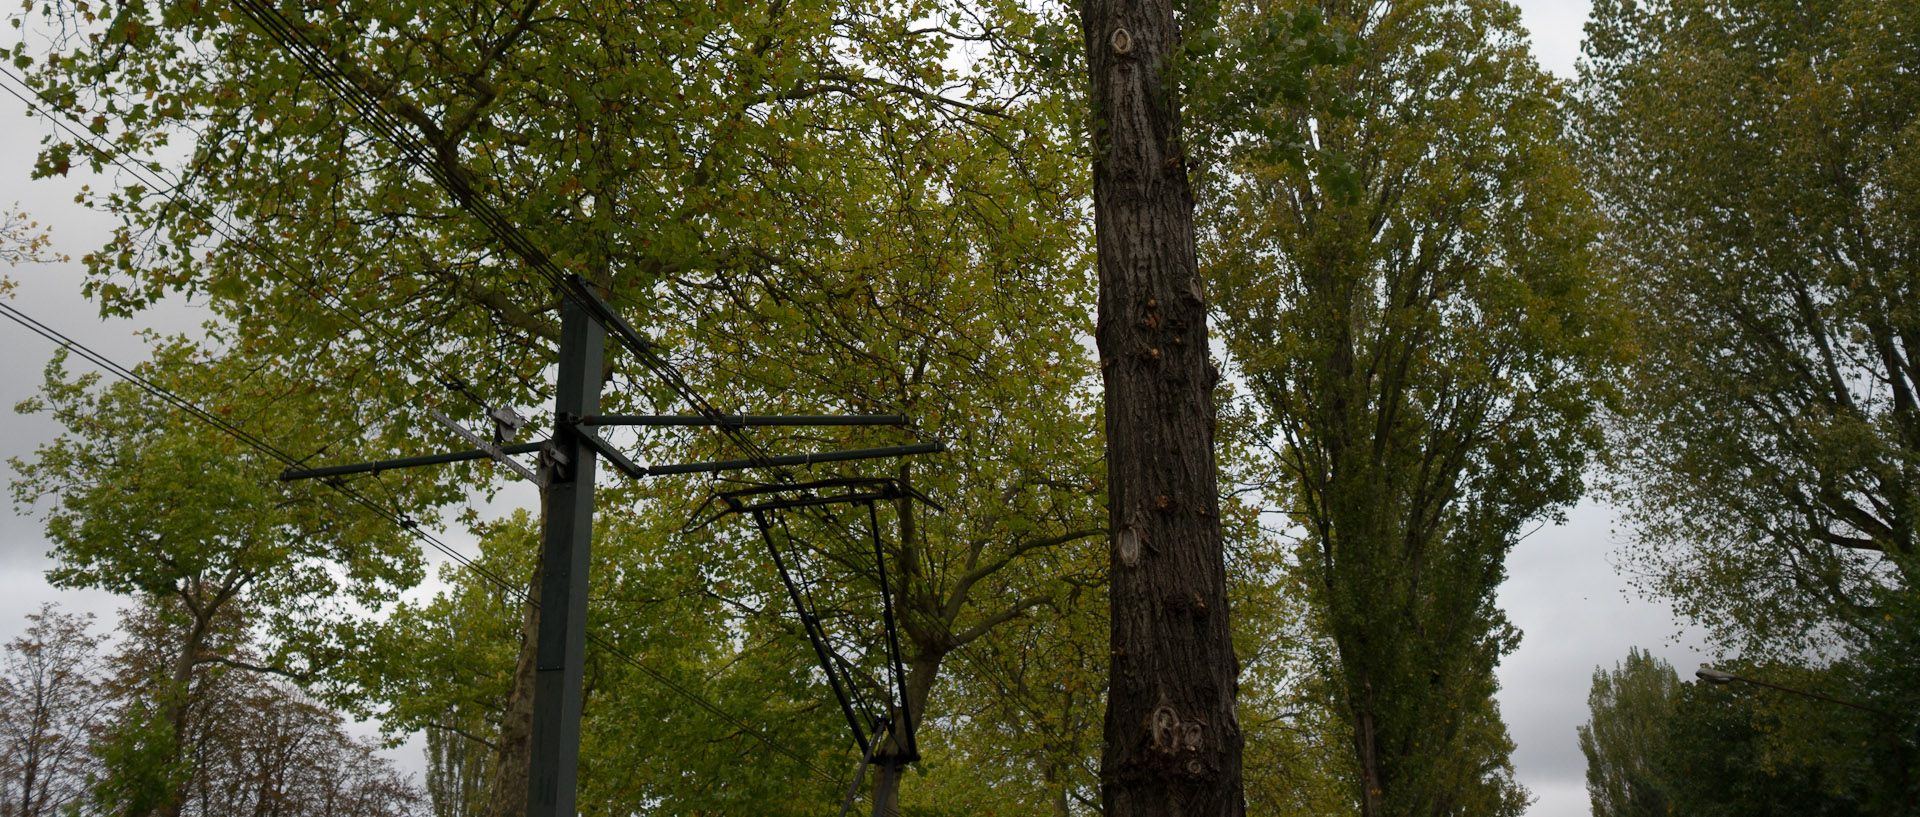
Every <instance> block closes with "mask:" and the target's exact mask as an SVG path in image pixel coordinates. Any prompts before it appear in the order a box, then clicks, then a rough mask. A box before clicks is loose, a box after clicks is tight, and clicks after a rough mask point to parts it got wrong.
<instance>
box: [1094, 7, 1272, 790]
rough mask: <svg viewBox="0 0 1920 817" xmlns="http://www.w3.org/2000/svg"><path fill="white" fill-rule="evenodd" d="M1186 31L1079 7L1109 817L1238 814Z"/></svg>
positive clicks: (1235, 723)
mask: <svg viewBox="0 0 1920 817" xmlns="http://www.w3.org/2000/svg"><path fill="white" fill-rule="evenodd" d="M1192 22H1193V21H1192V20H1188V21H1184V23H1183V21H1181V20H1179V19H1177V18H1176V15H1175V7H1174V4H1173V3H1171V2H1161V1H1160V0H1148V1H1147V2H1140V1H1139V0H1088V2H1086V3H1083V4H1081V6H1080V29H1081V36H1082V38H1083V39H1084V42H1085V45H1086V55H1087V60H1086V69H1087V76H1088V88H1087V107H1088V111H1089V116H1090V120H1091V128H1090V134H1089V139H1090V142H1091V149H1092V154H1093V212H1094V237H1095V243H1096V247H1097V256H1098V271H1099V276H1098V277H1099V310H1100V311H1099V319H1098V322H1097V326H1096V329H1095V332H1094V339H1095V343H1096V345H1097V346H1098V349H1099V352H1100V372H1101V379H1102V382H1103V384H1104V392H1103V397H1102V406H1103V407H1104V409H1105V414H1106V440H1107V530H1108V535H1109V541H1110V542H1111V545H1110V551H1111V556H1110V559H1109V562H1108V564H1109V568H1110V573H1109V575H1108V582H1109V584H1108V600H1109V607H1110V611H1111V612H1110V614H1109V616H1108V619H1109V625H1110V627H1111V636H1110V643H1111V648H1110V654H1111V657H1110V664H1109V670H1108V675H1107V678H1108V682H1107V716H1106V726H1105V740H1104V742H1103V744H1102V747H1103V748H1102V750H1101V762H1100V778H1101V804H1102V808H1103V810H1104V812H1105V813H1106V814H1108V815H1116V817H1118V816H1122V815H1124V816H1125V817H1132V816H1133V815H1141V816H1142V817H1145V816H1146V815H1171V814H1197V815H1238V814H1241V813H1243V812H1244V811H1245V810H1246V802H1245V792H1244V786H1245V784H1244V781H1243V780H1242V768H1241V766H1242V760H1241V758H1242V752H1243V747H1244V743H1245V739H1246V738H1245V734H1244V733H1243V731H1242V729H1241V725H1240V722H1239V719H1238V717H1237V713H1236V710H1235V700H1236V698H1237V696H1238V690H1239V678H1238V676H1239V661H1238V660H1237V659H1236V658H1235V657H1234V654H1233V642H1232V639H1231V637H1230V633H1231V629H1230V627H1229V623H1228V610H1227V575H1226V549H1225V546H1224V540H1223V539H1222V536H1221V530H1220V494H1219V488H1218V477H1217V474H1216V468H1215V464H1214V422H1215V408H1214V403H1213V388H1214V384H1215V383H1216V381H1217V380H1218V379H1219V374H1218V372H1217V371H1216V369H1215V368H1214V364H1213V361H1212V360H1210V359H1209V340H1208V335H1207V300H1206V287H1205V286H1204V284H1203V283H1202V282H1201V278H1200V270H1199V268H1198V265H1197V262H1196V260H1195V254H1194V227H1193V192H1192V189H1191V187H1190V185H1189V182H1188V178H1187V162H1188V158H1189V156H1188V150H1187V146H1186V144H1185V142H1184V139H1183V137H1182V134H1181V125H1180V116H1181V101H1180V100H1181V90H1182V87H1181V86H1182V82H1183V79H1184V78H1183V77H1182V76H1181V74H1180V72H1179V71H1178V66H1179V64H1180V63H1181V62H1182V59H1181V57H1182V53H1183V51H1184V48H1185V46H1184V44H1183V39H1182V38H1183V31H1182V26H1183V24H1185V25H1191V24H1192ZM1207 22H1210V21H1207ZM1207 22H1201V23H1199V27H1201V28H1203V29H1205V28H1208V25H1207Z"/></svg>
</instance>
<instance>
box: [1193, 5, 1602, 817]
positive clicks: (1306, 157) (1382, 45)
mask: <svg viewBox="0 0 1920 817" xmlns="http://www.w3.org/2000/svg"><path fill="white" fill-rule="evenodd" d="M1223 19H1225V20H1226V23H1227V24H1226V25H1225V26H1224V28H1225V30H1228V31H1233V32H1240V34H1239V35H1238V38H1237V39H1235V40H1230V41H1229V45H1230V52H1229V53H1233V54H1239V55H1241V56H1238V57H1236V58H1235V59H1236V60H1237V61H1238V62H1239V63H1240V64H1246V65H1249V66H1254V67H1259V66H1262V65H1265V64H1266V63H1262V62H1261V61H1259V60H1258V59H1257V57H1256V55H1258V54H1259V53H1260V48H1259V46H1260V45H1261V44H1262V43H1267V42H1287V41H1289V40H1293V39H1296V38H1299V37H1301V36H1302V35H1301V34H1300V32H1304V31H1314V30H1322V29H1324V33H1323V35H1322V39H1323V40H1324V42H1325V43H1326V46H1325V47H1326V48H1327V49H1329V50H1330V51H1332V52H1335V53H1334V54H1333V56H1336V57H1339V59H1337V60H1334V61H1336V62H1337V63H1338V64H1334V65H1326V66H1321V67H1317V68H1313V69H1312V70H1311V71H1309V72H1307V73H1306V74H1305V75H1304V78H1303V77H1302V76H1301V75H1299V74H1294V73H1289V72H1286V71H1280V70H1272V69H1268V70H1265V71H1248V72H1245V73H1244V74H1243V75H1242V78H1241V79H1240V81H1238V82H1234V83H1222V84H1221V85H1220V86H1219V87H1216V88H1214V89H1211V90H1210V93H1209V94H1208V95H1206V96H1205V97H1204V101H1205V104H1206V106H1207V114H1206V119H1207V120H1208V121H1210V122H1212V123H1215V124H1214V125H1213V127H1215V128H1216V129H1217V130H1218V136H1216V137H1215V138H1214V139H1213V140H1212V144H1213V145H1214V151H1215V153H1214V154H1213V155H1211V156H1210V162H1209V166H1208V167H1209V170H1208V173H1207V174H1206V176H1205V177H1204V180H1205V183H1204V185H1203V187H1202V192H1203V196H1202V214H1203V222H1202V223H1203V225H1204V229H1203V232H1202V236H1203V241H1202V251H1203V252H1202V258H1203V259H1204V260H1205V262H1206V264H1205V267H1206V271H1207V274H1208V276H1209V278H1210V280H1211V281H1212V282H1213V283H1214V285H1215V288H1216V291H1218V292H1219V293H1221V294H1220V296H1219V299H1218V301H1219V303H1218V309H1219V313H1220V315H1221V327H1222V334H1223V335H1224V337H1225V339H1226V346H1227V349H1228V350H1229V351H1230V352H1231V354H1232V357H1233V360H1234V363H1235V365H1236V366H1237V367H1238V369H1239V371H1240V372H1241V373H1242V374H1243V375H1244V377H1245V379H1246V383H1247V386H1248V391H1249V393H1250V396H1251V397H1252V398H1253V400H1254V402H1255V403H1257V405H1258V407H1259V409H1260V411H1261V413H1262V415H1263V416H1264V419H1265V421H1266V422H1267V423H1268V424H1269V430H1270V433H1271V434H1272V438H1271V439H1272V446H1273V450H1274V451H1275V453H1276V457H1275V463H1274V464H1275V466H1276V468H1277V470H1278V473H1277V474H1275V479H1274V482H1275V483H1276V485H1278V486H1279V488H1278V490H1277V491H1276V494H1277V495H1276V496H1275V500H1276V501H1277V502H1278V504H1279V505H1280V506H1281V507H1282V509H1283V510H1284V512H1285V514H1286V517H1287V519H1288V520H1289V521H1290V522H1291V523H1292V525H1293V531H1294V532H1295V533H1296V534H1297V535H1298V536H1299V540H1298V541H1299V549H1298V552H1297V562H1296V566H1295V568H1294V569H1295V571H1296V574H1297V575H1299V576H1300V577H1301V578H1302V579H1303V581H1304V583H1305V585H1306V586H1307V587H1308V588H1310V593H1311V594H1312V599H1313V602H1314V606H1315V610H1316V613H1317V620H1318V622H1319V623H1320V624H1321V626H1323V627H1324V634H1325V636H1326V637H1327V638H1328V639H1329V640H1330V642H1331V644H1332V646H1333V653H1334V656H1333V658H1334V661H1333V664H1334V666H1332V667H1330V668H1329V672H1330V674H1331V676H1332V678H1331V680H1332V687H1333V690H1334V698H1335V700H1336V702H1337V703H1336V706H1337V707H1338V709H1339V711H1340V712H1341V715H1342V719H1343V720H1344V722H1345V726H1346V738H1347V742H1348V751H1349V752H1350V754H1351V756H1352V757H1353V761H1354V767H1355V768H1356V770H1357V775H1358V780H1357V781H1356V784H1355V786H1354V789H1353V793H1352V796H1353V798H1354V800H1356V801H1357V802H1358V803H1359V805H1360V809H1361V813H1362V814H1364V815H1368V817H1384V816H1385V815H1393V816H1394V817H1400V816H1401V815H1452V814H1508V815H1511V814H1517V813H1518V812H1519V811H1520V810H1521V809H1522V808H1523V807H1524V805H1525V803H1526V802H1527V795H1526V792H1525V790H1524V789H1523V788H1521V787H1520V785H1519V784H1518V782H1517V781H1515V780H1514V778H1513V771H1512V766H1511V764H1510V762H1509V760H1508V755H1509V753H1510V752H1511V751H1512V742H1511V740H1510V739H1509V738H1508V736H1507V732H1506V728H1505V726H1504V724H1502V722H1501V721H1500V717H1499V713H1498V709H1497V706H1496V704H1495V701H1494V698H1493V693H1494V691H1495V688H1496V683H1495V680H1494V675H1493V668H1494V666H1495V665H1496V664H1497V663H1498V661H1499V660H1500V658H1501V656H1503V655H1505V654H1507V653H1508V652H1510V651H1511V650H1512V649H1513V648H1514V646H1515V645H1516V644H1517V642H1518V638H1519V634H1518V632H1516V631H1515V630H1514V628H1513V627H1512V626H1511V625H1510V624H1509V623H1508V622H1507V620H1506V618H1505V616H1504V615H1503V614H1502V613H1501V612H1500V610H1499V609H1498V608H1496V607H1495V606H1494V603H1493V601H1494V593H1495V590H1496V588H1497V587H1498V586H1499V584H1500V582H1501V580H1502V579H1503V578H1504V577H1505V575H1506V573H1505V566H1504V562H1505V558H1506V555H1507V553H1508V551H1509V550H1510V549H1511V548H1512V547H1513V546H1514V544H1515V543H1516V542H1517V541H1518V540H1519V539H1520V538H1521V537H1522V536H1523V535H1524V534H1525V533H1526V532H1527V530H1528V529H1529V528H1530V527H1532V526H1534V525H1537V524H1540V523H1544V522H1550V521H1553V520H1556V519H1558V518H1560V515H1561V513H1562V512H1563V511H1564V509H1565V508H1567V507H1568V506H1569V505H1571V504H1572V503H1573V502H1574V501H1575V500H1576V499H1577V498H1578V497H1579V496H1580V494H1581V491H1582V487H1583V486H1582V475H1583V471H1584V470H1585V469H1586V467H1587V465H1588V463H1589V460H1590V458H1591V456H1592V455H1593V453H1594V452H1595V451H1596V449H1597V448H1598V446H1599V443H1600V439H1599V433H1598V428H1597V425H1596V424H1595V422H1594V406H1595V403H1596V397H1597V396H1598V395H1599V394H1600V393H1601V392H1602V390H1603V389H1602V386H1601V383H1602V379H1601V375H1602V374H1604V365H1605V362H1606V360H1607V359H1608V357H1609V355H1610V354H1611V352H1610V351H1609V350H1610V344H1611V342H1612V340H1613V337H1614V332H1613V330H1612V329H1611V328H1610V321H1609V316H1608V308H1607V306H1606V303H1607V289H1606V287H1604V286H1603V285H1602V282H1601V281H1600V280H1599V279H1598V278H1597V275H1596V273H1595V270H1594V268H1593V267H1592V265H1591V263H1590V262H1591V257H1590V254H1589V249H1588V243H1589V241H1590V240H1591V237H1592V235H1593V229H1594V218H1593V213H1592V210H1591V208H1590V206H1589V203H1588V199H1587V197H1586V195H1585V193H1584V192H1583V191H1582V190H1581V187H1580V180H1579V178H1578V174H1577V172H1576V170H1575V167H1574V165H1573V163H1572V160H1571V158H1570V155H1569V150H1568V145H1567V142H1566V139H1565V138H1564V136H1563V135H1562V129H1563V121H1562V118H1561V116H1560V114H1559V111H1558V108H1557V103H1556V100H1557V98H1558V97H1559V95H1560V93H1561V92H1560V90H1559V88H1558V87H1557V84H1556V83H1555V82H1554V80H1553V79H1552V78H1551V77H1549V76H1547V75H1546V74H1545V73H1544V72H1543V71H1541V70H1540V68H1539V67H1538V66H1537V65H1536V64H1535V63H1534V61H1533V58H1532V56H1531V55H1530V54H1528V52H1527V47H1526V40H1525V34H1524V32H1523V30H1522V29H1521V28H1520V20H1519V13H1518V11H1517V10H1516V9H1515V8H1514V7H1513V6H1511V5H1509V4H1507V3H1505V2H1500V1H1499V0H1459V1H1458V2H1452V1H1444V2H1443V1H1442V0H1395V1H1394V2H1380V3H1356V2H1344V1H1343V0H1327V1H1326V2H1313V3H1303V4H1298V5H1283V6H1269V5H1263V4H1251V3H1249V4H1244V5H1239V4H1236V5H1230V6H1228V7H1227V8H1226V9H1225V10H1224V11H1223Z"/></svg>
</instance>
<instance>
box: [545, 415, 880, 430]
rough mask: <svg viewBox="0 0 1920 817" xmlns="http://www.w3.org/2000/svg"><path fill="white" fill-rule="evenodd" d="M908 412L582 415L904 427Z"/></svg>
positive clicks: (629, 422)
mask: <svg viewBox="0 0 1920 817" xmlns="http://www.w3.org/2000/svg"><path fill="white" fill-rule="evenodd" d="M908 422H909V420H908V419H907V416H906V415H904V414H848V415H830V414H829V415H820V414H798V415H765V414H720V415H714V416H711V417H709V416H706V415H700V414H602V415H598V416H594V417H582V418H580V424H581V425H583V426H719V427H721V428H744V427H747V426H904V425H906V424H907V423H908Z"/></svg>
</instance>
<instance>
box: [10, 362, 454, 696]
mask: <svg viewBox="0 0 1920 817" xmlns="http://www.w3.org/2000/svg"><path fill="white" fill-rule="evenodd" d="M263 369H264V366H263V365H258V364H256V363H254V362H252V361H247V360H243V359H241V358H238V357H221V358H210V357H209V356H208V355H206V354H205V353H203V352H200V351H198V350H196V349H194V348H193V347H191V346H189V345H186V344H184V343H182V342H177V341H169V342H165V343H162V344H161V345H160V346H159V347H158V348H157V349H156V350H155V353H154V358H153V360H152V361H150V362H149V363H147V364H144V365H143V366H142V367H140V368H139V369H138V371H139V372H140V373H141V374H142V376H144V377H146V378H148V379H149V380H150V382H152V383H154V384H156V385H157V386H159V387H160V388H166V389H173V390H177V391H180V392H184V393H188V394H194V395H200V396H203V397H207V398H209V399H207V401H206V403H205V408H206V410H207V411H209V412H210V413H211V414H213V415H214V416H217V417H220V418H223V419H224V420H225V421H226V422H228V423H230V424H232V425H234V426H235V427H236V428H239V429H241V430H242V432H243V433H249V434H253V435H256V436H260V437H267V438H270V439H277V440H280V441H281V442H282V444H283V445H286V446H287V448H289V449H292V450H301V451H312V450H314V449H317V448H320V447H322V446H323V445H324V444H326V443H327V441H328V438H329V437H331V440H332V441H334V442H341V443H349V444H350V443H351V441H353V440H355V439H356V438H358V437H359V431H358V429H353V428H352V427H351V426H346V425H345V424H343V423H342V422H340V421H339V420H334V421H332V422H328V421H326V420H321V419H318V417H319V415H320V414H321V408H322V404H323V403H324V402H325V399H326V396H325V395H323V394H322V393H321V390H320V389H319V388H317V387H315V386H313V385H311V384H306V383H298V382H293V383H290V382H287V381H286V380H284V379H281V378H279V377H276V376H274V374H273V373H271V372H269V371H263ZM20 408H21V409H22V410H29V411H41V410H44V411H49V412H51V413H52V415H53V417H54V419H56V420H58V421H59V422H60V423H61V424H62V425H63V426H65V427H66V429H67V431H66V433H64V434H63V435H62V436H61V437H60V438H59V439H57V440H55V441H54V442H53V443H50V444H48V445H45V446H42V447H41V448H40V449H39V450H38V452H37V455H36V457H35V458H34V459H32V460H14V461H12V464H13V466H14V468H15V470H16V472H17V473H18V474H19V478H18V479H16V480H15V481H14V483H13V486H12V487H13V495H14V500H15V503H16V507H19V508H22V509H29V508H35V507H39V505H38V504H37V503H39V502H40V501H41V500H46V501H47V503H46V505H45V507H46V510H45V513H44V517H43V518H44V521H45V524H46V533H47V537H48V539H50V540H51V541H52V542H53V544H54V550H53V553H52V555H53V557H54V558H55V560H56V562H57V564H56V566H55V567H54V568H52V569H51V570H50V571H49V573H48V578H49V580H50V581H52V582H53V583H54V584H55V585H58V586H65V587H92V588H100V589H104V590H108V591H111V592H114V593H118V594H121V595H125V596H134V597H139V596H151V597H156V598H163V599H172V600H175V601H179V602H181V603H184V604H185V605H186V606H187V608H189V609H191V610H192V614H193V615H194V616H196V617H198V618H200V619H202V621H203V623H204V622H210V621H212V620H213V619H214V618H216V617H218V616H219V615H220V613H221V612H222V611H223V610H224V609H226V608H228V607H240V606H246V607H248V608H250V609H253V610H259V611H264V612H266V613H267V615H266V618H265V619H264V620H263V621H262V622H260V623H261V624H264V625H265V626H266V627H267V628H268V629H269V631H270V632H271V633H272V634H273V636H274V637H275V638H276V639H279V640H282V641H283V642H284V643H285V644H286V645H288V647H289V651H288V652H286V653H284V654H282V655H281V656H279V659H280V660H283V661H286V662H289V663H287V664H286V667H287V669H289V670H290V671H303V670H305V669H307V668H308V665H310V664H311V663H312V662H314V661H316V660H323V657H322V656H321V655H320V654H318V653H315V652H312V650H320V649H322V648H323V645H322V644H320V643H318V642H316V641H315V639H316V638H320V637H322V634H321V631H322V630H324V628H322V627H319V626H318V625H320V624H322V623H324V622H326V621H329V620H332V619H333V618H334V617H335V616H337V615H338V614H340V613H342V612H343V611H344V610H345V609H347V608H345V607H344V605H343V602H345V601H347V600H349V599H350V600H352V601H354V602H356V603H357V604H359V605H362V606H364V607H369V608H375V609H377V608H378V607H379V606H380V605H381V604H382V603H384V602H386V601H389V600H391V599H392V598H393V597H394V594H395V593H396V592H397V591H398V589H400V588H404V587H410V586H412V585H413V584H414V583H415V582H417V581H418V574H419V570H420V566H419V555H418V553H416V552H415V551H414V550H413V548H412V547H410V546H409V545H408V544H407V543H406V540H405V538H404V534H403V532H401V531H397V530H394V529H393V528H392V526H391V525H390V524H389V523H387V522H385V521H384V520H383V519H381V518H379V517H377V516H375V515H373V514H370V513H368V512H366V511H365V510H364V509H362V508H360V507H358V506H355V505H353V504H352V503H350V502H348V501H347V500H346V499H345V498H344V497H342V496H341V495H339V494H336V493H334V492H332V491H330V490H328V489H326V488H324V487H322V486H319V485H315V484H311V483H292V484H289V483H282V482H279V481H278V480H275V479H273V475H274V474H275V473H276V472H277V471H278V470H279V466H280V465H281V464H280V463H278V462H275V461H273V460H271V459H269V458H267V457H266V455H264V454H262V453H261V452H259V451H257V450H255V449H253V448H251V447H249V446H247V445H245V444H244V443H242V442H241V441H240V440H238V439H235V438H234V437H232V436H228V435H227V434H224V433H222V432H221V431H219V430H217V429H215V428H212V427H210V426H208V425H206V424H204V423H203V422H201V421H200V420H199V418H196V417H193V416H190V415H187V414H185V413H183V412H180V411H177V410H176V409H174V408H173V407H172V406H171V405H169V404H167V403H166V402H165V401H163V400H161V399H159V398H158V397H156V396H154V395H153V394H151V393H149V392H147V391H145V390H143V389H142V388H140V387H138V386H136V385H134V384H132V383H126V382H116V383H113V384H111V385H106V386H100V385H99V384H98V375H91V374H89V375H80V376H77V377H71V376H70V375H69V374H68V373H67V371H66V368H65V356H64V354H63V355H60V356H56V357H55V359H54V361H53V362H52V363H51V364H49V366H48V368H47V381H46V386H45V390H44V392H43V395H42V396H41V397H39V398H35V399H34V400H30V401H28V402H26V403H23V404H22V405H21V407H20ZM343 426H344V427H343ZM293 441H300V442H293ZM429 494H430V498H431V492H429ZM402 497H403V495H402V494H400V493H394V494H391V495H389V496H387V497H383V498H384V499H387V500H388V501H399V502H401V503H405V504H401V506H400V510H401V511H402V512H404V511H406V510H409V509H415V508H419V507H421V506H420V505H419V504H415V503H408V502H407V501H406V500H405V499H404V498H402ZM416 502H417V500H416ZM303 649H304V650H307V651H306V652H302V650H303Z"/></svg>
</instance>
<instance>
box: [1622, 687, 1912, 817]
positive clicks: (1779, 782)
mask: <svg viewBox="0 0 1920 817" xmlns="http://www.w3.org/2000/svg"><path fill="white" fill-rule="evenodd" d="M1673 695H1674V697H1673V699H1672V701H1671V704H1670V709H1669V710H1668V711H1669V713H1670V717H1669V720H1668V722H1667V723H1666V725H1665V729H1664V730H1663V731H1664V733H1665V735H1664V740H1663V741H1662V742H1661V743H1660V745H1659V751H1658V753H1657V754H1656V756H1655V758H1654V760H1655V763H1654V765H1653V771H1654V772H1655V774H1657V775H1658V776H1659V778H1660V779H1661V780H1663V781H1664V783H1665V788H1666V790H1667V792H1668V793H1669V795H1670V796H1671V798H1672V803H1671V808H1672V811H1671V812H1668V813H1673V814H1689V815H1694V814H1697V815H1701V817H1722V815H1724V817H1734V816H1735V815H1740V817H1748V816H1749V815H1751V816H1752V817H1773V816H1774V815H1779V817H1787V815H1801V814H1807V815H1831V817H1843V816H1846V815H1865V814H1874V813H1876V812H1874V811H1870V810H1868V809H1866V808H1863V800H1864V799H1865V798H1863V797H1862V796H1861V795H1862V794H1863V791H1862V787H1860V786H1859V785H1857V784H1858V783H1859V782H1860V781H1858V780H1857V779H1854V778H1853V777H1852V776H1851V775H1836V774H1835V773H1834V772H1835V771H1836V768H1835V765H1834V764H1832V763H1831V760H1832V757H1831V755H1832V754H1833V753H1834V752H1835V751H1836V750H1837V751H1838V753H1840V754H1842V755H1846V754H1851V752H1850V751H1849V748H1850V747H1849V746H1848V744H1853V743H1857V742H1858V740H1857V739H1858V735H1853V734H1846V732H1847V731H1849V730H1846V729H1842V730H1837V731H1838V734H1836V730H1823V731H1827V734H1825V735H1819V736H1814V735H1810V734H1806V733H1802V734H1801V735H1799V737H1798V739H1797V740H1792V741H1787V742H1781V741H1779V740H1777V733H1778V732H1779V730H1781V729H1782V720H1783V718H1782V713H1781V712H1780V711H1779V710H1777V709H1776V708H1775V707H1774V706H1773V705H1772V703H1779V702H1782V701H1780V700H1779V699H1777V698H1776V699H1774V700H1773V701H1768V700H1766V699H1763V698H1762V697H1760V696H1757V695H1753V694H1750V693H1745V692H1742V691H1737V690H1734V689H1727V688H1720V687H1715V686H1712V685H1710V684H1707V683H1705V682H1688V683H1685V684H1678V685H1676V686H1675V687H1674V689H1673ZM1789 697H1790V696H1789ZM1813 703H1814V706H1816V707H1819V711H1821V712H1822V713H1823V714H1825V715H1826V716H1828V717H1826V718H1822V719H1821V720H1823V721H1825V722H1827V723H1828V724H1831V723H1832V722H1833V718H1832V716H1833V715H1834V714H1835V713H1834V711H1833V709H1832V706H1833V705H1832V704H1827V703H1824V702H1813ZM1792 705H1793V704H1789V706H1790V707H1791V706H1792ZM1849 719H1850V718H1849ZM1843 735H1844V736H1843ZM1836 738H1838V739H1837V740H1836ZM1877 813H1884V814H1889V815H1893V814H1908V813H1911V812H1910V811H1908V810H1904V809H1901V808H1894V809H1890V810H1887V811H1884V812H1877Z"/></svg>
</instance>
